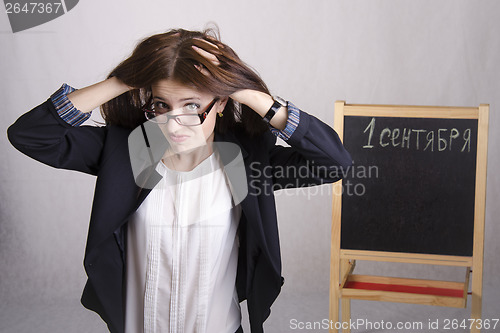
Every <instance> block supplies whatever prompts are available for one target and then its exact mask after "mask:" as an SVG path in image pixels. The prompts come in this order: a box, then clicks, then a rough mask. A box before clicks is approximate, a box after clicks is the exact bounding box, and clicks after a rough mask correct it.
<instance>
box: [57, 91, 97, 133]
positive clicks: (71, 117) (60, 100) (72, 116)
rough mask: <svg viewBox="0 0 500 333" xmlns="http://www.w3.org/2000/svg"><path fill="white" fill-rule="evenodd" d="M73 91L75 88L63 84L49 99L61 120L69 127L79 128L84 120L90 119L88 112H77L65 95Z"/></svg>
mask: <svg viewBox="0 0 500 333" xmlns="http://www.w3.org/2000/svg"><path fill="white" fill-rule="evenodd" d="M75 90H76V89H75V88H73V87H71V86H68V85H67V84H66V83H64V84H63V85H62V86H61V88H59V89H58V90H57V91H56V92H55V93H53V94H52V96H50V99H51V100H52V103H53V104H54V106H55V107H56V111H57V114H59V117H61V119H62V120H64V121H65V122H67V123H68V124H70V125H71V126H80V125H81V124H83V123H84V122H85V120H87V119H89V118H90V112H89V113H85V112H82V111H80V110H78V109H77V108H75V106H74V105H73V103H71V101H70V100H69V99H68V96H67V95H68V94H69V93H72V92H73V91H75Z"/></svg>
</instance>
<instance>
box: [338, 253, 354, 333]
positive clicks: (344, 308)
mask: <svg viewBox="0 0 500 333" xmlns="http://www.w3.org/2000/svg"><path fill="white" fill-rule="evenodd" d="M352 265H354V263H353V264H351V263H350V262H349V260H348V259H342V260H340V276H341V279H342V280H341V283H342V284H343V283H345V280H346V279H347V275H348V274H349V273H350V272H351V268H352ZM340 302H341V308H340V311H341V313H342V327H345V325H346V324H344V322H347V325H349V322H350V321H351V300H350V299H348V298H341V300H340ZM342 333H351V329H350V327H349V326H347V328H342Z"/></svg>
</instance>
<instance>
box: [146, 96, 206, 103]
mask: <svg viewBox="0 0 500 333" xmlns="http://www.w3.org/2000/svg"><path fill="white" fill-rule="evenodd" d="M153 99H159V100H161V101H163V102H167V101H166V100H165V99H164V98H162V97H160V96H153ZM191 100H193V101H200V100H201V98H199V97H185V98H181V99H180V100H179V102H185V101H191Z"/></svg>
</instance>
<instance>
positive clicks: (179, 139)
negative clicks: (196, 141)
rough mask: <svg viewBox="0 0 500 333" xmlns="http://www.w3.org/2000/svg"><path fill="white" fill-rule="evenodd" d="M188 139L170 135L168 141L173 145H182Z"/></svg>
mask: <svg viewBox="0 0 500 333" xmlns="http://www.w3.org/2000/svg"><path fill="white" fill-rule="evenodd" d="M188 138H189V136H188V135H173V134H171V135H170V140H172V142H175V143H182V142H184V141H186V140H187V139H188Z"/></svg>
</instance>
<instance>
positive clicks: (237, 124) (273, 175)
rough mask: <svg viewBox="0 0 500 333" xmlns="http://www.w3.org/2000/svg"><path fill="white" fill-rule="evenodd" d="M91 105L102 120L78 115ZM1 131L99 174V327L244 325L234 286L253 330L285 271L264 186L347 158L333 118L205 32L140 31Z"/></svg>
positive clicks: (54, 162)
mask: <svg viewBox="0 0 500 333" xmlns="http://www.w3.org/2000/svg"><path fill="white" fill-rule="evenodd" d="M98 106H101V112H102V114H103V117H104V119H105V121H106V125H105V126H101V127H95V126H80V125H81V124H82V123H83V122H84V121H85V120H86V119H87V118H88V117H89V116H90V112H91V110H93V109H94V108H96V107H98ZM273 134H274V135H273ZM8 136H9V140H10V141H11V143H12V144H13V145H14V146H15V147H16V148H17V149H19V150H20V151H21V152H23V153H25V154H26V155H28V156H30V157H32V158H34V159H36V160H39V161H41V162H43V163H45V164H48V165H51V166H54V167H56V168H64V169H71V170H78V171H82V172H85V173H89V174H93V175H96V176H97V181H96V189H95V195H94V202H93V207H92V214H91V219H90V227H89V234H88V239H87V247H86V252H85V260H84V266H85V269H86V272H87V275H88V281H87V284H86V286H85V289H84V292H83V295H82V304H83V305H84V306H85V307H87V308H88V309H91V310H93V311H96V312H97V313H98V314H99V315H100V316H101V317H102V318H103V320H104V321H105V322H106V323H107V325H108V328H109V330H110V331H111V332H141V331H144V332H217V333H219V332H228V333H232V332H242V329H241V327H240V322H241V313H240V308H239V302H241V301H243V300H245V299H246V300H247V306H248V311H249V319H250V326H251V331H252V332H263V322H264V321H265V319H266V318H267V317H268V315H269V313H270V307H271V304H272V303H273V301H274V300H275V299H276V297H277V295H278V294H279V291H280V289H281V285H282V283H283V279H282V277H281V259H280V251H279V240H278V229H277V221H276V211H275V202H274V196H273V190H276V189H279V188H290V187H299V186H312V185H317V184H323V183H327V182H334V181H336V180H338V179H340V175H341V174H342V173H341V172H339V168H344V167H348V166H349V165H350V164H351V159H350V156H349V154H348V153H347V152H346V150H345V149H344V148H343V146H342V143H341V142H340V140H339V138H338V136H337V134H336V133H335V131H334V130H333V129H331V128H330V127H329V126H327V125H325V124H324V123H322V122H321V121H319V120H318V119H316V118H315V117H313V116H311V115H309V114H307V113H305V112H303V111H300V110H299V109H298V108H296V107H295V106H294V105H293V104H292V103H286V102H283V101H282V100H281V99H279V98H276V99H273V98H272V97H271V95H270V93H269V90H268V89H267V87H266V85H265V84H264V82H263V81H262V80H261V79H260V78H259V76H258V75H257V74H256V73H254V72H253V71H252V70H251V69H250V68H249V67H248V66H246V65H245V64H244V63H243V62H242V61H241V60H240V59H239V58H238V57H237V55H236V54H235V53H234V51H233V50H232V49H231V48H229V47H228V46H227V45H225V44H223V43H221V42H220V41H219V39H218V38H216V36H215V35H214V34H213V31H204V32H195V31H186V30H171V31H168V32H166V33H163V34H158V35H154V36H151V37H149V38H146V39H145V40H144V41H142V42H141V43H139V44H138V45H137V47H136V48H135V50H134V52H133V54H132V55H131V56H130V57H129V58H127V59H126V60H125V61H123V62H122V63H121V64H120V65H118V66H117V67H116V68H115V69H114V70H113V71H112V72H111V74H110V75H109V77H108V79H106V80H104V81H102V82H99V83H96V84H94V85H92V86H89V87H86V88H83V89H80V90H74V89H73V88H71V87H69V86H67V85H63V86H62V87H61V88H60V89H59V90H58V91H57V92H56V93H54V94H53V95H52V96H51V98H50V99H49V100H47V101H46V102H45V103H43V104H41V105H39V106H38V107H36V108H34V109H33V110H31V111H30V112H28V113H26V114H24V115H23V116H21V117H20V118H19V119H18V120H17V121H16V122H15V123H14V124H13V125H12V126H11V127H10V128H9V130H8ZM276 137H280V138H282V139H283V140H285V141H287V143H288V144H289V145H290V147H286V148H285V147H283V146H279V145H276ZM291 168H295V171H297V170H300V172H289V171H290V170H291ZM297 174H299V175H300V178H297V177H296V175H297Z"/></svg>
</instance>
